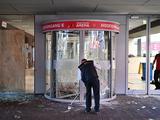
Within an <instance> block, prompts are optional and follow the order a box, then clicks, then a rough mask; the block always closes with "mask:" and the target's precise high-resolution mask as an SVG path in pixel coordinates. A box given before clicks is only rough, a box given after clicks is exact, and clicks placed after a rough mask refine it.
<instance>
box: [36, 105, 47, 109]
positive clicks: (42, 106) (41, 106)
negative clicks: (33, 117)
mask: <svg viewBox="0 0 160 120" xmlns="http://www.w3.org/2000/svg"><path fill="white" fill-rule="evenodd" d="M37 107H38V108H44V107H45V106H44V105H37Z"/></svg>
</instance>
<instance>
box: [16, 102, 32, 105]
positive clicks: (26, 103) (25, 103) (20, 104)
mask: <svg viewBox="0 0 160 120" xmlns="http://www.w3.org/2000/svg"><path fill="white" fill-rule="evenodd" d="M27 103H29V101H23V102H20V103H18V104H19V105H22V104H27Z"/></svg>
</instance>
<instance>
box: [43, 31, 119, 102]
mask: <svg viewBox="0 0 160 120" xmlns="http://www.w3.org/2000/svg"><path fill="white" fill-rule="evenodd" d="M115 35H116V34H115V33H114V32H111V31H104V30H79V29H77V30H70V29H69V30H56V31H48V32H45V38H46V96H47V97H49V98H51V99H53V100H60V101H62V100H64V101H67V100H70V99H74V98H75V96H77V95H78V97H77V99H78V100H83V99H84V98H85V87H84V84H83V83H82V81H81V80H80V79H81V77H80V74H79V70H78V66H79V64H80V60H81V59H82V58H86V59H88V60H94V65H95V66H97V67H96V68H97V72H98V76H99V80H100V96H101V99H107V98H111V97H112V96H114V95H115V93H114V81H115Z"/></svg>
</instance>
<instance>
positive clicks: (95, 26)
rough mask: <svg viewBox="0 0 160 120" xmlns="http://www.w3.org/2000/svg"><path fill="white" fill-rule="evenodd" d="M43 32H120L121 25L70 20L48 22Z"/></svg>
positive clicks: (108, 22) (99, 21)
mask: <svg viewBox="0 0 160 120" xmlns="http://www.w3.org/2000/svg"><path fill="white" fill-rule="evenodd" d="M42 30H43V32H47V31H57V30H104V31H114V32H119V30H120V25H119V23H116V22H111V21H103V20H68V21H57V22H48V23H45V24H43V25H42Z"/></svg>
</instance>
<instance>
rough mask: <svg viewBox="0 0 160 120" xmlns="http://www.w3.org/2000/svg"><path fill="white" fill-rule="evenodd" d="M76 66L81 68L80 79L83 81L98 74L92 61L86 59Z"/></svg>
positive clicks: (93, 78) (91, 78)
mask: <svg viewBox="0 0 160 120" xmlns="http://www.w3.org/2000/svg"><path fill="white" fill-rule="evenodd" d="M78 68H79V69H80V70H81V79H82V81H83V82H84V83H85V82H87V81H90V80H95V78H98V74H97V71H96V69H95V67H94V63H93V61H91V60H90V61H86V62H84V63H82V64H81V65H79V66H78Z"/></svg>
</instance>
